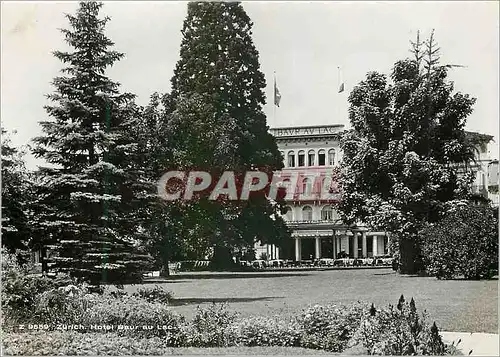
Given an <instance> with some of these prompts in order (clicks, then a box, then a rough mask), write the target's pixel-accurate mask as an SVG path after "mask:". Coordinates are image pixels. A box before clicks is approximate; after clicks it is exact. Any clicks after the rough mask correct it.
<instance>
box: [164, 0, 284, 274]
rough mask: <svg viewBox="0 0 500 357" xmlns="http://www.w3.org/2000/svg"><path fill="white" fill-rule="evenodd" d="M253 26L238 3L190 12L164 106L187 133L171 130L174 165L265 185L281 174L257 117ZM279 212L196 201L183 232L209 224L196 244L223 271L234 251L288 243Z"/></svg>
mask: <svg viewBox="0 0 500 357" xmlns="http://www.w3.org/2000/svg"><path fill="white" fill-rule="evenodd" d="M252 26H253V24H252V22H251V21H250V18H249V17H248V15H247V14H246V12H245V10H244V9H243V7H242V5H241V4H240V3H237V2H231V3H227V2H191V3H189V4H188V15H187V18H186V20H185V21H184V26H183V30H182V34H183V40H182V43H181V51H180V55H181V58H180V60H179V62H178V63H177V66H176V68H175V72H174V76H173V78H172V92H171V94H170V95H169V96H168V97H167V99H168V100H167V101H166V102H167V103H168V104H167V108H170V110H169V111H168V116H169V119H167V120H168V121H171V122H172V123H174V122H176V120H177V123H179V125H181V126H184V128H185V131H179V130H176V131H175V134H176V135H178V136H177V138H178V139H172V140H171V141H170V143H169V145H170V146H171V147H172V148H175V150H177V152H178V153H180V152H183V154H180V155H178V156H176V157H173V161H172V164H174V165H177V166H180V167H195V168H196V169H205V170H207V171H210V172H212V173H214V176H215V177H217V175H218V174H220V173H221V172H222V171H224V170H234V171H235V172H237V173H244V172H245V171H247V170H252V169H259V170H262V171H265V172H266V173H268V175H269V176H270V177H271V175H272V172H273V171H275V170H280V169H281V168H282V157H281V155H280V153H279V151H278V148H277V145H276V142H275V139H274V137H273V136H272V135H271V134H270V133H269V132H268V129H269V128H268V126H267V124H266V116H265V114H264V112H263V106H264V104H265V94H264V88H265V86H266V81H265V78H264V75H263V73H262V72H261V71H260V69H259V58H258V52H257V50H256V48H255V46H254V44H253V41H252V37H251V34H252V32H251V30H252ZM176 118H177V119H176ZM173 127H174V126H172V128H173ZM184 134H185V135H188V137H189V140H185V137H184V136H183V135H184ZM180 148H181V150H179V149H180ZM282 209H283V202H282V201H280V200H279V201H278V202H277V203H273V202H270V201H269V200H268V199H267V198H266V196H265V194H263V193H262V194H255V195H253V196H251V199H250V200H249V201H244V202H243V201H241V202H235V201H232V202H230V201H227V200H223V201H220V202H213V201H208V200H207V199H206V198H201V199H200V200H199V201H197V202H196V204H194V205H192V206H189V211H190V212H191V213H192V215H187V218H186V222H187V223H186V224H188V225H191V226H194V225H195V223H199V222H207V224H206V225H203V227H199V228H200V229H201V230H202V231H203V232H205V233H204V236H203V238H201V239H203V240H206V241H207V242H209V245H212V246H214V248H215V251H214V258H213V261H214V263H215V265H216V266H221V267H223V266H224V263H227V262H228V261H230V260H231V256H232V254H233V253H234V250H235V249H239V248H241V247H250V246H253V243H254V241H255V240H260V241H262V242H263V243H279V242H280V241H282V240H283V239H287V238H289V233H288V230H287V229H286V226H285V224H284V222H283V220H282V219H281V218H280V217H279V214H278V213H280V212H281V211H282ZM201 217H203V218H206V219H203V218H201ZM187 220H190V221H187Z"/></svg>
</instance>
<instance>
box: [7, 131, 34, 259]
mask: <svg viewBox="0 0 500 357" xmlns="http://www.w3.org/2000/svg"><path fill="white" fill-rule="evenodd" d="M23 155H24V152H23V151H22V150H20V149H18V148H16V147H14V146H13V145H12V142H11V140H10V137H9V135H8V133H7V130H5V129H4V128H2V177H1V182H2V247H5V248H7V250H8V251H9V252H10V253H14V252H16V251H17V250H21V251H23V250H24V251H26V250H27V249H28V243H29V240H30V235H31V232H30V229H29V224H28V219H29V202H30V200H31V195H30V193H31V184H30V179H29V173H28V171H27V169H26V166H25V163H24V159H23ZM18 258H22V257H18Z"/></svg>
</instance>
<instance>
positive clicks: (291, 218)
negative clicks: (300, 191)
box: [285, 206, 293, 221]
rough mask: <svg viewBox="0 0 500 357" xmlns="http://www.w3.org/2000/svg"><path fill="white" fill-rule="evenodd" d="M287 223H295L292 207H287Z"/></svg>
mask: <svg viewBox="0 0 500 357" xmlns="http://www.w3.org/2000/svg"><path fill="white" fill-rule="evenodd" d="M286 209H287V211H286V213H285V221H293V212H292V207H290V206H286Z"/></svg>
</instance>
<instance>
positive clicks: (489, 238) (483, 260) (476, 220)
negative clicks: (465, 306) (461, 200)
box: [421, 205, 498, 279]
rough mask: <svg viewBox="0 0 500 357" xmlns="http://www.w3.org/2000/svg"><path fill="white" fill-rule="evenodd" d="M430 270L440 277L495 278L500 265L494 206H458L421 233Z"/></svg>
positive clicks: (432, 273)
mask: <svg viewBox="0 0 500 357" xmlns="http://www.w3.org/2000/svg"><path fill="white" fill-rule="evenodd" d="M421 236H422V240H423V253H424V256H425V257H426V265H427V270H428V272H429V273H430V274H431V275H434V276H436V277H437V278H439V279H453V278H460V277H464V278H465V279H482V278H491V277H492V276H493V275H494V274H496V271H495V270H496V269H497V267H498V220H497V219H496V218H495V217H494V214H493V211H492V208H491V207H488V206H473V205H461V206H459V205H457V206H455V207H454V208H453V209H452V210H450V211H449V212H448V213H447V215H446V216H445V217H444V218H443V220H441V221H440V222H438V223H436V224H434V225H432V226H429V227H427V228H425V229H424V230H422V232H421Z"/></svg>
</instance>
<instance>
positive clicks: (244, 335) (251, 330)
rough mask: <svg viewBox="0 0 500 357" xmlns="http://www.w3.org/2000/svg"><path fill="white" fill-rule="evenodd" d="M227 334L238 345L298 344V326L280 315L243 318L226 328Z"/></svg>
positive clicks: (292, 345)
mask: <svg viewBox="0 0 500 357" xmlns="http://www.w3.org/2000/svg"><path fill="white" fill-rule="evenodd" d="M228 330H229V331H228V335H230V336H232V337H233V338H234V344H235V345H239V346H248V347H253V346H283V347H297V346H299V344H300V331H299V326H298V325H297V324H296V322H295V321H286V320H283V319H282V318H280V317H250V318H244V319H242V320H240V321H238V322H236V323H234V324H232V325H231V326H230V327H229V329H228Z"/></svg>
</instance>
